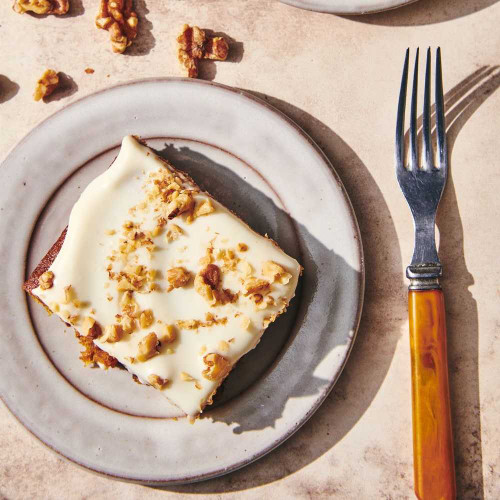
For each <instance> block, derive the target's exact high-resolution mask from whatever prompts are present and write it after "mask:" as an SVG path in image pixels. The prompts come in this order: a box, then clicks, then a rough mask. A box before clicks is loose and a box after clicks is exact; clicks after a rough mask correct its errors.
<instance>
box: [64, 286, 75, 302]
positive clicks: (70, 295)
mask: <svg viewBox="0 0 500 500" xmlns="http://www.w3.org/2000/svg"><path fill="white" fill-rule="evenodd" d="M74 298H75V294H74V291H73V287H72V286H71V285H68V286H65V287H64V299H63V301H62V303H63V304H71V302H72V301H73V299H74Z"/></svg>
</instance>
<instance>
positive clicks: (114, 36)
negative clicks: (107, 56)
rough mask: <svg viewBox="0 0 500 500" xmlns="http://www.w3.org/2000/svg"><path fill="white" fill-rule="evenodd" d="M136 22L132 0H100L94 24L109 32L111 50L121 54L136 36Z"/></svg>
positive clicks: (137, 21) (137, 20)
mask: <svg viewBox="0 0 500 500" xmlns="http://www.w3.org/2000/svg"><path fill="white" fill-rule="evenodd" d="M138 23H139V19H138V18H137V14H136V13H135V12H134V11H133V10H132V0H101V3H100V5H99V12H98V13H97V16H96V18H95V24H96V26H97V27H98V28H99V29H103V30H107V31H108V32H109V37H110V39H111V48H112V50H113V52H115V53H117V54H123V52H125V49H126V48H127V47H130V45H132V40H134V39H135V37H136V36H137V25H138Z"/></svg>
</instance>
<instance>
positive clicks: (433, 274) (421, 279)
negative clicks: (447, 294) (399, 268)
mask: <svg viewBox="0 0 500 500" xmlns="http://www.w3.org/2000/svg"><path fill="white" fill-rule="evenodd" d="M442 275H443V268H442V266H441V264H440V263H439V261H438V262H437V263H436V262H435V263H429V264H416V265H415V264H412V265H410V266H408V267H407V268H406V277H407V278H408V279H409V280H410V286H409V287H408V288H409V289H410V290H441V284H440V283H439V278H440V276H442Z"/></svg>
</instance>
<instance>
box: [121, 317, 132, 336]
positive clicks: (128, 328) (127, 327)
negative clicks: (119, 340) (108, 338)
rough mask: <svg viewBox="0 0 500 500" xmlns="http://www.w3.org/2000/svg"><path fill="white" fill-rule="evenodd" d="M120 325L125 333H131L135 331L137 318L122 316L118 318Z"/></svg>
mask: <svg viewBox="0 0 500 500" xmlns="http://www.w3.org/2000/svg"><path fill="white" fill-rule="evenodd" d="M118 323H119V325H120V326H121V327H122V331H123V333H126V334H129V333H133V332H134V331H135V326H136V324H135V319H134V318H133V317H130V316H126V315H125V316H121V317H120V318H119V319H118Z"/></svg>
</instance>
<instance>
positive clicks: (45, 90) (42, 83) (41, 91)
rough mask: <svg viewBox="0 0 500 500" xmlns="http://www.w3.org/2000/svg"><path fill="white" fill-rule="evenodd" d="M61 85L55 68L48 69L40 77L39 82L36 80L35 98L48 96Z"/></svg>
mask: <svg viewBox="0 0 500 500" xmlns="http://www.w3.org/2000/svg"><path fill="white" fill-rule="evenodd" d="M58 85H59V76H58V75H57V73H56V72H55V71H54V70H53V69H46V70H45V71H44V72H43V75H42V76H41V77H40V79H39V80H38V82H36V87H35V93H34V94H33V99H35V101H39V100H40V99H43V98H45V97H48V96H49V95H50V94H52V92H54V90H55V89H56V88H57V86H58Z"/></svg>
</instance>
